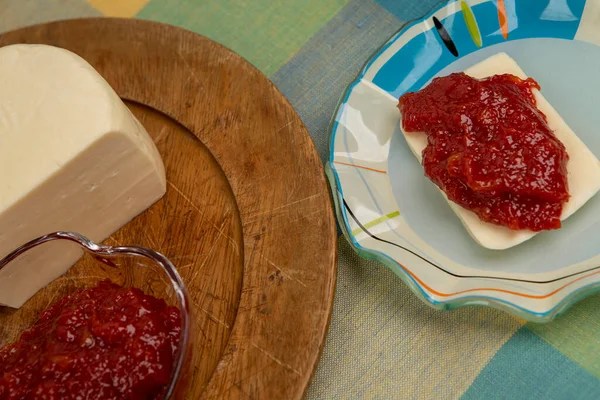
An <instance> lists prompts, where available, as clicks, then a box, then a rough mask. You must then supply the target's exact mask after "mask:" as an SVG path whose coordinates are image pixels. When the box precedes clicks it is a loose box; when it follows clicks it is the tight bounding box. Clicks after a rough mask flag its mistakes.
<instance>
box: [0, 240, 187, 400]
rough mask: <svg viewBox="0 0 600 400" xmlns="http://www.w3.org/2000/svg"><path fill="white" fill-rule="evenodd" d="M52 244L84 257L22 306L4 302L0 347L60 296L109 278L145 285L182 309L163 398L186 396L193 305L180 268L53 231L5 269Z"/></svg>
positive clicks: (147, 254) (145, 253) (133, 250)
mask: <svg viewBox="0 0 600 400" xmlns="http://www.w3.org/2000/svg"><path fill="white" fill-rule="evenodd" d="M50 246H55V248H54V249H52V251H65V252H72V253H73V254H75V255H76V256H79V255H81V258H79V260H78V261H77V263H75V264H74V265H73V266H72V267H71V268H70V269H69V271H68V272H67V273H65V274H63V275H61V276H60V277H58V278H57V279H55V280H54V281H52V282H51V283H50V284H49V285H47V286H46V287H44V288H43V289H41V290H39V291H38V292H37V293H36V294H35V295H34V296H33V297H32V298H30V299H29V300H28V301H27V302H26V303H25V304H24V305H23V306H22V307H21V308H19V309H12V308H8V307H2V306H0V347H2V346H4V345H6V344H9V343H12V342H14V341H16V340H17V339H18V337H19V335H20V333H21V332H22V331H24V330H26V329H28V328H29V327H31V326H32V325H33V324H34V323H35V322H36V321H37V319H38V317H39V315H40V313H41V312H42V311H43V310H44V309H46V308H47V307H48V306H49V305H50V304H52V303H54V302H55V301H57V300H58V299H60V298H61V297H63V296H65V295H67V294H69V293H72V292H73V291H75V290H77V289H84V288H88V287H92V286H95V285H96V284H98V283H99V282H100V281H103V280H105V279H110V280H112V281H113V282H114V283H116V284H119V285H121V286H124V287H136V288H138V289H141V290H142V291H143V292H144V293H146V294H149V295H152V296H154V297H157V298H162V299H164V300H165V301H166V302H167V304H169V305H173V306H176V307H178V308H179V310H180V315H181V337H180V345H179V349H178V352H177V354H176V356H175V360H174V362H175V364H174V368H173V373H172V376H171V381H170V383H169V386H168V388H167V390H166V392H165V396H164V398H165V399H171V398H179V397H183V396H184V390H185V387H186V386H187V381H188V377H187V376H188V372H189V371H190V370H191V368H190V367H191V362H192V327H191V324H192V309H191V303H190V300H189V296H188V293H187V289H186V288H185V285H184V284H183V281H182V279H181V277H180V275H179V273H178V272H177V270H176V269H175V266H174V265H173V264H172V263H171V262H170V261H169V260H168V259H167V258H166V257H165V256H163V255H162V254H160V253H157V252H156V251H153V250H150V249H147V248H143V247H136V246H121V245H118V246H104V245H99V244H97V243H94V242H93V241H91V240H89V239H87V238H86V237H84V236H82V235H80V234H78V233H74V232H54V233H50V234H47V235H44V236H41V237H39V238H37V239H34V240H32V241H30V242H28V243H26V244H24V245H22V246H21V247H19V248H17V249H15V250H14V251H12V252H11V253H10V254H8V255H7V256H6V257H4V258H3V259H2V260H0V269H2V268H5V267H6V266H7V265H9V264H13V263H19V262H23V261H31V260H26V259H27V258H33V259H36V257H39V255H40V254H42V253H43V252H45V251H46V250H48V247H50ZM33 249H35V250H33ZM77 253H79V254H77Z"/></svg>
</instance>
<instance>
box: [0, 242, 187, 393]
mask: <svg viewBox="0 0 600 400" xmlns="http://www.w3.org/2000/svg"><path fill="white" fill-rule="evenodd" d="M50 246H54V249H49V247H50ZM50 250H52V251H68V252H75V253H77V252H79V253H81V254H82V257H81V258H80V259H79V261H78V262H77V263H76V264H75V265H74V266H73V267H71V269H70V270H69V271H68V272H67V273H66V274H64V275H62V276H60V277H59V278H57V279H56V280H54V281H53V282H51V283H50V284H49V285H47V286H46V287H44V288H43V289H41V290H40V291H38V292H37V293H36V294H35V295H34V296H33V297H32V298H31V299H29V300H28V301H27V302H26V303H25V304H24V305H23V306H22V307H21V308H19V309H11V308H8V307H1V306H0V400H4V399H20V398H27V399H38V398H39V399H42V398H43V399H47V398H48V399H51V398H57V399H59V398H60V399H63V398H64V399H70V398H90V399H99V400H101V399H121V398H127V399H138V398H139V399H156V400H158V399H170V398H181V397H183V396H184V390H185V387H186V381H187V373H188V372H189V369H190V363H191V360H192V357H191V343H192V329H191V308H190V301H189V297H188V294H187V290H186V288H185V286H184V284H183V281H182V279H181V277H180V276H179V274H178V272H177V270H176V269H175V267H174V266H173V264H172V263H171V262H170V261H169V260H168V259H167V258H166V257H164V256H163V255H161V254H159V253H157V252H155V251H153V250H150V249H146V248H143V247H135V246H120V245H119V246H103V245H99V244H96V243H94V242H92V241H90V240H89V239H87V238H85V237H84V236H82V235H80V234H77V233H72V232H55V233H51V234H48V235H45V236H42V237H39V238H37V239H34V240H32V241H30V242H28V243H26V244H25V245H23V246H21V247H19V248H17V249H16V250H14V251H13V252H11V253H10V254H8V255H7V256H6V257H4V258H3V259H2V260H0V269H2V268H5V267H7V266H11V265H10V264H13V265H15V263H21V262H24V261H31V260H43V254H48V253H47V251H50ZM77 255H78V254H77ZM27 259H29V260H27ZM42 264H43V263H41V266H40V268H41V267H43V265H42ZM19 265H20V264H19Z"/></svg>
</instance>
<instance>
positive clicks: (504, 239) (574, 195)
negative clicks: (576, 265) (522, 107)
mask: <svg viewBox="0 0 600 400" xmlns="http://www.w3.org/2000/svg"><path fill="white" fill-rule="evenodd" d="M465 73H466V74H467V75H470V76H472V77H474V78H477V79H482V78H486V77H489V76H492V75H497V74H505V73H507V74H512V75H515V76H518V77H519V78H521V79H527V75H525V72H523V70H522V69H521V68H520V67H519V65H518V64H517V63H516V62H515V61H514V60H513V59H512V58H510V57H509V56H508V55H507V54H505V53H498V54H496V55H494V56H491V57H489V58H487V59H485V60H483V61H482V62H480V63H479V64H476V65H473V66H472V67H470V68H468V69H466V70H465ZM534 95H535V98H536V101H537V107H538V108H539V109H540V110H541V111H542V112H543V113H544V114H546V117H547V118H548V125H549V127H550V129H552V131H554V134H555V135H556V137H557V138H558V139H559V140H560V141H561V142H562V143H563V144H564V145H565V148H566V150H567V153H568V154H569V157H570V159H569V162H568V164H567V172H568V175H567V179H568V182H569V193H570V195H571V198H570V199H569V201H568V202H567V203H566V204H565V206H564V208H563V213H562V215H561V220H565V219H567V218H568V217H569V216H571V215H572V214H573V213H574V212H575V211H577V210H578V209H579V208H580V207H581V206H583V205H584V204H585V202H587V201H588V200H589V199H590V198H591V197H592V196H594V195H595V194H596V193H597V192H598V190H600V163H599V162H598V160H597V159H596V157H595V156H594V154H593V153H592V152H591V151H590V150H589V149H588V148H587V147H586V145H585V144H584V143H583V142H582V141H581V140H580V139H579V138H578V137H577V136H576V135H575V133H573V131H572V130H571V128H569V126H568V125H567V124H566V122H565V121H564V120H563V119H562V118H561V116H560V115H558V113H557V112H556V111H555V110H554V108H552V106H551V105H550V104H549V103H548V101H547V100H546V99H545V98H544V96H542V94H541V93H540V92H539V91H538V90H535V89H534ZM400 128H401V129H402V123H400ZM403 133H404V136H405V138H406V142H407V143H408V145H409V147H410V148H411V150H412V152H413V153H414V155H415V156H416V157H417V159H418V160H419V162H422V156H421V154H422V152H423V150H424V149H425V147H427V135H426V134H425V133H420V132H404V131H403ZM440 192H441V193H442V195H443V196H444V198H446V200H448V198H447V197H446V195H445V194H444V193H443V192H442V191H441V190H440ZM448 202H449V203H450V206H451V207H452V209H453V210H454V212H455V213H456V214H457V215H458V217H459V218H460V220H461V221H462V223H463V225H464V226H465V228H466V229H467V231H468V232H469V234H470V235H471V236H472V237H473V239H474V240H475V241H476V242H477V243H479V244H480V245H481V246H483V247H486V248H489V249H494V250H501V249H507V248H510V247H513V246H516V245H518V244H520V243H522V242H524V241H526V240H528V239H531V238H532V237H533V236H535V235H536V232H533V231H530V230H519V231H515V230H511V229H509V228H506V227H503V226H499V225H495V224H491V223H489V222H484V221H482V220H480V219H479V217H478V216H477V215H476V214H475V213H473V212H472V211H469V210H467V209H465V208H463V207H462V206H459V205H458V204H456V203H454V202H452V201H449V200H448Z"/></svg>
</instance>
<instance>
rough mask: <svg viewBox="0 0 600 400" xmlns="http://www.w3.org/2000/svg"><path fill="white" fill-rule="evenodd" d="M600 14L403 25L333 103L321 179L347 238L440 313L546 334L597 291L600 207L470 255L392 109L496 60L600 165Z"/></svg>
mask: <svg viewBox="0 0 600 400" xmlns="http://www.w3.org/2000/svg"><path fill="white" fill-rule="evenodd" d="M599 46H600V2H597V1H593V0H588V1H585V0H543V1H516V2H504V1H496V0H492V1H490V0H469V1H466V0H459V1H451V2H444V3H443V4H441V5H439V6H437V7H436V8H435V9H434V10H433V11H432V12H430V13H429V14H428V15H426V16H425V17H423V18H421V19H419V20H416V21H413V22H411V23H408V24H406V25H405V26H404V27H403V28H402V29H401V30H400V31H399V32H398V33H397V34H396V35H394V36H393V37H392V38H391V39H390V40H389V41H388V42H387V43H386V44H385V45H384V46H382V47H381V49H380V50H379V51H378V52H377V53H376V54H375V55H374V56H373V57H372V58H371V59H370V61H369V62H368V63H367V64H366V66H365V67H364V68H363V70H362V71H361V73H360V75H359V76H358V77H357V79H356V80H355V81H354V82H353V83H352V84H351V85H350V86H349V88H348V90H347V91H346V93H345V94H344V95H343V96H342V100H341V102H340V105H339V107H338V109H337V111H336V113H335V116H334V119H333V123H332V128H331V136H330V154H329V160H328V162H327V166H326V170H327V174H328V177H329V180H330V183H331V186H332V188H333V192H334V199H335V203H336V210H337V214H338V220H339V221H340V225H341V226H342V230H343V233H344V235H345V236H346V237H347V239H348V240H349V241H350V243H351V244H352V245H353V247H354V248H355V249H356V250H357V251H358V253H359V254H360V255H362V256H364V257H366V258H371V259H376V260H379V261H381V262H382V263H384V264H385V265H386V266H387V267H389V268H391V269H392V270H393V271H394V272H395V273H396V274H398V276H400V278H401V279H402V280H403V281H404V282H405V283H406V284H407V285H408V286H409V287H410V288H411V289H412V290H413V291H414V292H415V293H416V294H417V295H418V296H419V297H421V298H422V299H423V300H425V301H426V302H428V303H429V304H430V305H432V306H433V307H435V308H438V309H454V308H458V307H462V306H466V305H486V306H491V307H495V308H499V309H502V310H505V311H507V312H510V313H512V314H514V315H516V316H518V317H520V318H523V319H526V320H529V321H536V322H549V321H551V320H552V319H554V318H555V317H556V316H557V315H560V314H561V313H562V312H564V311H565V310H567V309H568V308H569V307H570V306H572V305H573V304H575V303H576V302H577V301H579V300H581V299H582V298H584V297H586V296H589V295H591V294H593V293H596V292H599V291H600V245H599V244H600V195H596V196H595V197H593V198H592V199H590V200H589V201H588V202H587V203H586V204H585V205H584V206H583V207H582V208H580V209H579V210H578V211H577V212H576V213H575V214H574V215H572V216H571V217H569V218H568V219H567V220H566V221H564V223H563V227H562V228H561V229H559V230H556V231H548V232H542V233H540V234H538V235H536V236H535V237H534V238H532V239H531V240H528V241H527V242H525V243H522V244H520V245H518V246H515V247H512V248H509V249H506V250H489V249H486V248H483V247H481V246H479V245H478V244H477V243H476V242H475V241H474V240H473V239H472V238H471V237H470V236H469V234H468V232H467V231H466V230H465V228H464V227H463V226H462V224H461V222H460V220H459V219H458V217H457V216H456V214H455V213H454V212H453V211H452V209H451V208H450V207H449V206H448V203H447V202H446V201H445V200H444V198H443V197H442V196H441V194H440V193H439V191H438V190H437V188H436V187H435V185H434V184H433V183H432V182H430V181H429V179H427V178H426V177H425V175H424V172H423V168H422V166H421V165H420V164H419V162H418V161H417V159H416V158H415V157H414V156H413V154H412V153H411V150H410V149H409V147H408V145H407V144H406V141H405V140H404V137H403V135H402V133H401V131H400V127H399V123H400V113H399V111H398V109H397V107H396V105H397V99H398V98H399V97H400V96H401V95H402V94H403V93H405V92H407V91H416V90H419V89H421V88H422V87H424V86H425V85H427V83H429V82H430V81H431V79H433V78H434V77H437V76H445V75H448V74H449V73H452V72H458V71H463V70H465V69H466V68H468V67H470V66H472V65H474V64H476V63H478V62H480V61H482V60H484V59H486V58H488V57H490V56H492V55H494V54H497V53H501V52H505V53H507V54H508V55H509V56H510V57H511V58H513V59H514V60H515V61H516V62H517V63H518V64H519V66H520V67H521V68H522V69H523V70H524V71H525V73H526V74H527V75H528V76H530V77H533V78H534V79H536V80H537V81H538V82H539V83H540V85H541V93H542V94H543V95H544V97H545V98H546V99H547V100H548V101H549V102H550V104H551V105H552V106H553V107H554V108H555V109H556V110H557V112H558V113H559V114H560V115H561V117H562V118H563V119H564V120H565V121H566V123H567V124H568V125H569V126H570V127H571V129H573V131H574V132H575V134H577V136H578V137H579V138H580V139H581V140H582V141H583V142H584V143H585V144H586V146H587V147H588V148H589V149H590V150H591V151H592V152H593V153H594V155H595V156H596V157H598V156H600V134H598V131H599V130H600V112H598V111H597V110H596V108H597V104H598V101H599V100H600V79H598V78H597V77H598V67H597V66H598V65H600V47H599Z"/></svg>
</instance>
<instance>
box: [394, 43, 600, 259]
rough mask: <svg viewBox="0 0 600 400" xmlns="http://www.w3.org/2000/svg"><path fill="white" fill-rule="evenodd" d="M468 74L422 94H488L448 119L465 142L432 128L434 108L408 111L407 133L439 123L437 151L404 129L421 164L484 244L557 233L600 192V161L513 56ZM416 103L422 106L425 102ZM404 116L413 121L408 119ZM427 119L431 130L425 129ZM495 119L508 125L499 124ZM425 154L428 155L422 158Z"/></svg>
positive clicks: (423, 136) (496, 246)
mask: <svg viewBox="0 0 600 400" xmlns="http://www.w3.org/2000/svg"><path fill="white" fill-rule="evenodd" d="M465 74H466V75H465ZM465 74H453V75H451V76H449V77H446V78H442V79H445V81H441V80H440V81H438V82H434V84H437V87H435V86H433V87H431V88H429V89H425V90H432V89H438V90H448V91H449V92H448V93H450V94H449V95H454V96H456V97H457V98H458V99H459V100H464V99H467V100H469V98H470V97H469V96H470V94H471V93H470V92H469V91H477V93H478V95H480V96H483V100H481V99H479V98H478V99H475V97H477V96H475V97H473V99H472V100H477V101H474V102H471V103H470V102H468V101H466V102H465V103H464V104H459V107H458V108H457V110H461V111H462V110H464V111H465V112H464V113H462V112H456V110H452V111H453V112H452V113H449V114H448V113H447V114H444V115H445V116H446V117H447V116H448V115H451V116H452V118H448V124H449V126H448V127H447V128H448V129H450V130H454V132H456V130H458V129H463V130H464V134H463V133H460V135H462V138H461V140H463V141H462V142H457V141H454V142H453V141H452V140H446V139H447V137H446V136H445V133H444V132H443V129H442V130H440V126H439V124H438V125H435V122H439V118H437V116H436V118H433V117H432V115H431V114H432V111H431V110H429V114H427V113H422V114H421V115H418V113H419V111H416V112H411V113H407V115H406V116H405V115H403V124H401V125H404V126H401V127H402V128H406V127H407V126H408V127H409V129H410V127H411V125H412V127H413V128H414V127H415V126H421V127H422V128H423V130H425V129H431V128H432V126H434V125H435V127H436V129H437V131H436V132H434V135H430V138H429V140H430V142H431V141H433V146H428V138H427V135H426V134H425V133H423V132H412V131H411V132H405V131H404V129H403V132H404V134H405V137H406V140H407V142H408V144H409V146H410V147H411V149H412V150H413V153H415V155H416V156H417V158H418V159H419V161H422V163H423V164H424V166H425V169H426V171H427V175H428V176H430V178H432V180H434V182H436V184H438V186H439V187H441V188H443V189H444V190H445V191H446V192H447V194H446V193H445V194H444V196H445V197H446V198H447V199H448V197H450V199H452V200H454V201H450V205H451V206H452V208H453V209H454V211H455V212H456V213H457V214H458V216H459V217H460V219H461V220H462V222H463V224H464V225H465V227H466V228H467V230H468V231H469V233H470V234H471V236H472V237H473V238H474V239H475V240H476V241H477V242H478V243H479V244H481V245H482V246H484V247H487V248H491V249H505V248H509V247H512V246H515V245H517V244H519V243H522V242H523V241H525V240H527V239H529V238H531V237H533V236H534V235H535V234H536V233H537V231H540V230H543V229H556V228H558V227H560V221H561V220H564V219H566V218H567V217H568V216H570V215H571V214H572V213H573V212H575V211H576V210H577V209H578V208H579V207H581V206H582V205H583V204H584V203H585V202H586V201H587V200H589V199H590V198H591V197H592V196H593V195H594V194H595V193H596V192H597V191H598V190H599V189H600V165H599V163H598V160H597V159H596V157H595V156H594V155H593V154H592V153H591V152H590V150H589V149H588V148H587V147H586V146H585V145H584V144H583V142H581V140H579V138H577V136H576V135H575V134H574V133H573V132H572V131H571V129H570V128H569V127H568V126H567V124H566V123H565V122H564V120H563V119H562V118H561V117H560V116H559V115H558V114H557V113H556V111H555V110H554V109H553V108H552V107H551V106H550V104H549V103H548V102H547V101H546V100H545V99H544V98H543V96H542V95H541V94H540V92H539V90H538V88H539V87H538V86H537V84H536V83H535V81H533V80H531V79H528V78H527V76H526V75H525V73H524V72H523V71H522V70H521V69H520V68H519V66H518V65H517V64H516V62H515V61H514V60H512V59H511V58H510V57H509V56H508V55H506V54H504V53H500V54H497V55H495V56H492V57H490V58H488V59H487V60H484V61H483V62H481V63H479V64H477V65H475V66H473V67H471V68H469V69H467V70H466V71H465ZM490 77H491V78H490ZM472 78H476V79H478V80H482V83H480V82H479V81H476V80H474V79H472ZM485 78H488V79H485ZM440 82H441V83H443V85H440ZM513 82H514V83H513ZM486 84H487V85H488V86H487V87H486V86H485V85H486ZM477 85H480V86H477ZM461 90H463V92H461ZM488 95H489V96H492V97H493V96H497V99H498V100H499V102H502V101H506V99H509V101H510V100H511V95H513V101H514V104H510V105H509V106H507V105H506V104H500V103H498V104H495V103H494V101H495V100H496V97H494V98H493V100H491V101H490V98H489V97H486V96H488ZM528 96H529V98H528ZM432 99H433V100H431V99H430V101H433V102H435V99H434V98H432ZM410 100H414V99H410ZM419 100H422V102H424V101H427V98H426V97H423V98H419ZM451 100H452V101H454V100H455V99H451ZM401 103H402V100H401ZM446 104H447V103H446ZM411 105H412V106H413V107H412V110H413V111H414V110H419V109H427V106H431V104H427V103H424V104H420V108H417V107H414V106H415V104H414V102H413V104H411ZM482 105H485V106H482ZM531 105H533V107H530V106H531ZM444 106H445V105H442V106H441V107H444ZM535 106H537V108H536V107H535ZM400 108H402V104H401V105H400ZM434 110H435V109H434ZM442 111H448V110H443V109H442ZM499 113H514V115H515V116H519V118H520V119H521V120H522V121H521V120H518V119H516V118H517V117H515V118H514V119H513V118H509V119H506V115H504V114H499ZM454 116H455V117H456V118H454ZM406 117H408V118H414V120H404V118H406ZM419 118H420V119H419ZM427 118H429V121H433V122H432V123H434V124H433V125H428V124H427ZM503 118H504V120H503ZM467 119H468V120H467ZM471 119H472V120H471ZM415 121H417V122H419V123H420V125H418V124H415V123H414V122H415ZM494 121H496V122H498V121H504V123H502V124H497V125H494ZM546 122H547V124H546ZM478 124H480V125H481V126H478ZM486 124H487V125H486ZM477 128H479V130H478V131H477V132H478V133H479V134H480V133H481V132H482V131H485V132H486V133H490V135H489V137H492V136H493V135H494V134H496V136H495V137H496V138H500V139H502V142H501V143H499V142H498V140H494V139H492V140H489V139H488V137H487V135H485V136H484V137H483V138H481V137H480V138H475V137H473V136H472V132H471V131H474V130H476V129H477ZM548 128H549V129H548ZM496 129H498V130H502V132H500V133H498V132H496V131H495V130H496ZM460 135H459V136H460ZM477 139H478V140H480V142H477ZM509 142H510V143H509ZM517 142H520V143H517ZM531 143H533V144H531ZM525 145H527V146H529V147H527V149H526V150H525V151H524V152H522V151H519V146H525ZM426 148H427V150H425V149H426ZM445 149H448V152H449V153H445ZM457 149H460V151H457ZM424 150H425V154H426V157H425V159H424V160H422V154H423V151H424ZM536 152H537V153H539V154H537V156H536ZM450 153H452V154H450ZM523 153H525V157H523ZM527 156H529V158H527ZM542 156H543V157H542ZM444 157H446V158H444ZM542 169H543V170H542ZM482 199H483V200H482ZM490 199H491V201H490ZM459 204H460V205H459ZM471 210H473V211H471ZM511 228H512V229H511Z"/></svg>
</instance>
